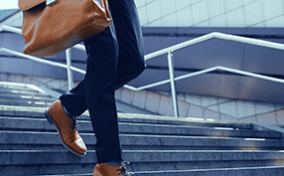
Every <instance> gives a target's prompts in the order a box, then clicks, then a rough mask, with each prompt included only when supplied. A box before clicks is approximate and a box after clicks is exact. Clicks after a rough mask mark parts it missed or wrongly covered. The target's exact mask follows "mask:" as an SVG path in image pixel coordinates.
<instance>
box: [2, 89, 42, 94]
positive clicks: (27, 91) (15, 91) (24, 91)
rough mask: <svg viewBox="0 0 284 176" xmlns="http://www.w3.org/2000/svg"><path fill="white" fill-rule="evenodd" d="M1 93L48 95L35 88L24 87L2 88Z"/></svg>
mask: <svg viewBox="0 0 284 176" xmlns="http://www.w3.org/2000/svg"><path fill="white" fill-rule="evenodd" d="M0 94H12V95H20V94H24V95H46V94H44V93H42V92H40V91H37V90H33V89H24V88H18V89H9V88H2V89H1V88H0Z"/></svg>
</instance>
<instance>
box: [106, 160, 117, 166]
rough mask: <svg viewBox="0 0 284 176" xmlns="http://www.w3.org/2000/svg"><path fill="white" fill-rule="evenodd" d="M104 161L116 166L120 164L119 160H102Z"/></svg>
mask: <svg viewBox="0 0 284 176" xmlns="http://www.w3.org/2000/svg"><path fill="white" fill-rule="evenodd" d="M104 163H105V164H109V165H112V166H117V165H120V164H121V161H109V162H104Z"/></svg>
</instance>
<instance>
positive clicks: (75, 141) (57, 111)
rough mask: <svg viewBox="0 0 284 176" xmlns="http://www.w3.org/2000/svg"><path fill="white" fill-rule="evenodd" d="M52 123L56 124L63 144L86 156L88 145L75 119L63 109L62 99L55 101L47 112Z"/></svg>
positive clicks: (79, 154)
mask: <svg viewBox="0 0 284 176" xmlns="http://www.w3.org/2000/svg"><path fill="white" fill-rule="evenodd" d="M45 115H46V117H47V119H48V120H49V122H50V123H51V124H55V127H56V129H57V131H58V132H59V135H60V138H61V141H62V144H63V145H64V146H65V147H66V148H67V149H68V150H69V151H71V152H72V153H74V154H76V155H78V156H84V155H85V154H86V152H87V148H86V145H85V143H84V141H83V139H82V138H81V136H80V135H79V133H78V131H77V129H76V128H75V125H76V124H74V123H76V122H75V120H74V119H73V118H72V117H69V116H68V115H67V114H66V113H65V111H64V110H63V107H62V104H61V102H60V101H58V100H57V101H55V102H54V103H53V104H52V105H51V106H50V108H49V109H48V110H47V112H46V113H45Z"/></svg>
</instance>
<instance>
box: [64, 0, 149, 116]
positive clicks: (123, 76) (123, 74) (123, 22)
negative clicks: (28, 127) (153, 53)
mask: <svg viewBox="0 0 284 176" xmlns="http://www.w3.org/2000/svg"><path fill="white" fill-rule="evenodd" d="M109 4H110V7H111V11H112V14H113V15H112V16H113V20H114V23H115V30H116V34H117V40H118V44H119V59H118V61H117V62H118V63H117V69H116V70H117V72H116V80H115V85H114V88H115V89H118V88H120V87H122V86H123V85H124V84H126V83H128V82H129V81H131V80H132V79H134V78H136V77H137V76H138V75H139V74H140V73H141V72H142V71H143V70H144V69H145V63H144V43H143V36H142V31H141V27H140V22H139V18H138V14H137V10H136V6H135V4H134V2H133V0H119V1H109ZM84 86H85V85H84V81H82V82H81V83H80V84H79V85H78V86H77V87H75V88H74V89H72V90H71V91H69V92H67V93H66V94H64V95H63V96H61V98H60V99H61V101H62V102H63V105H64V106H65V107H66V109H67V110H68V111H69V112H70V114H72V115H73V116H79V115H81V114H82V113H83V112H84V111H85V110H87V104H86V102H85V87H84Z"/></svg>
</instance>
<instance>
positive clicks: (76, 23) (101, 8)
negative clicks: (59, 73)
mask: <svg viewBox="0 0 284 176" xmlns="http://www.w3.org/2000/svg"><path fill="white" fill-rule="evenodd" d="M18 3H19V7H20V9H21V10H22V11H23V15H24V19H23V25H22V34H23V36H24V38H25V42H26V46H25V48H24V53H26V54H30V55H34V56H49V55H53V54H56V53H58V52H61V51H63V50H65V49H67V48H69V47H71V46H73V45H75V44H77V43H80V42H82V41H84V40H85V39H87V38H89V37H91V36H93V35H95V34H97V33H99V32H101V31H102V30H104V29H105V28H106V27H108V26H109V25H110V24H111V22H112V20H111V15H110V12H109V9H108V1H107V0H19V1H18Z"/></svg>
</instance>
